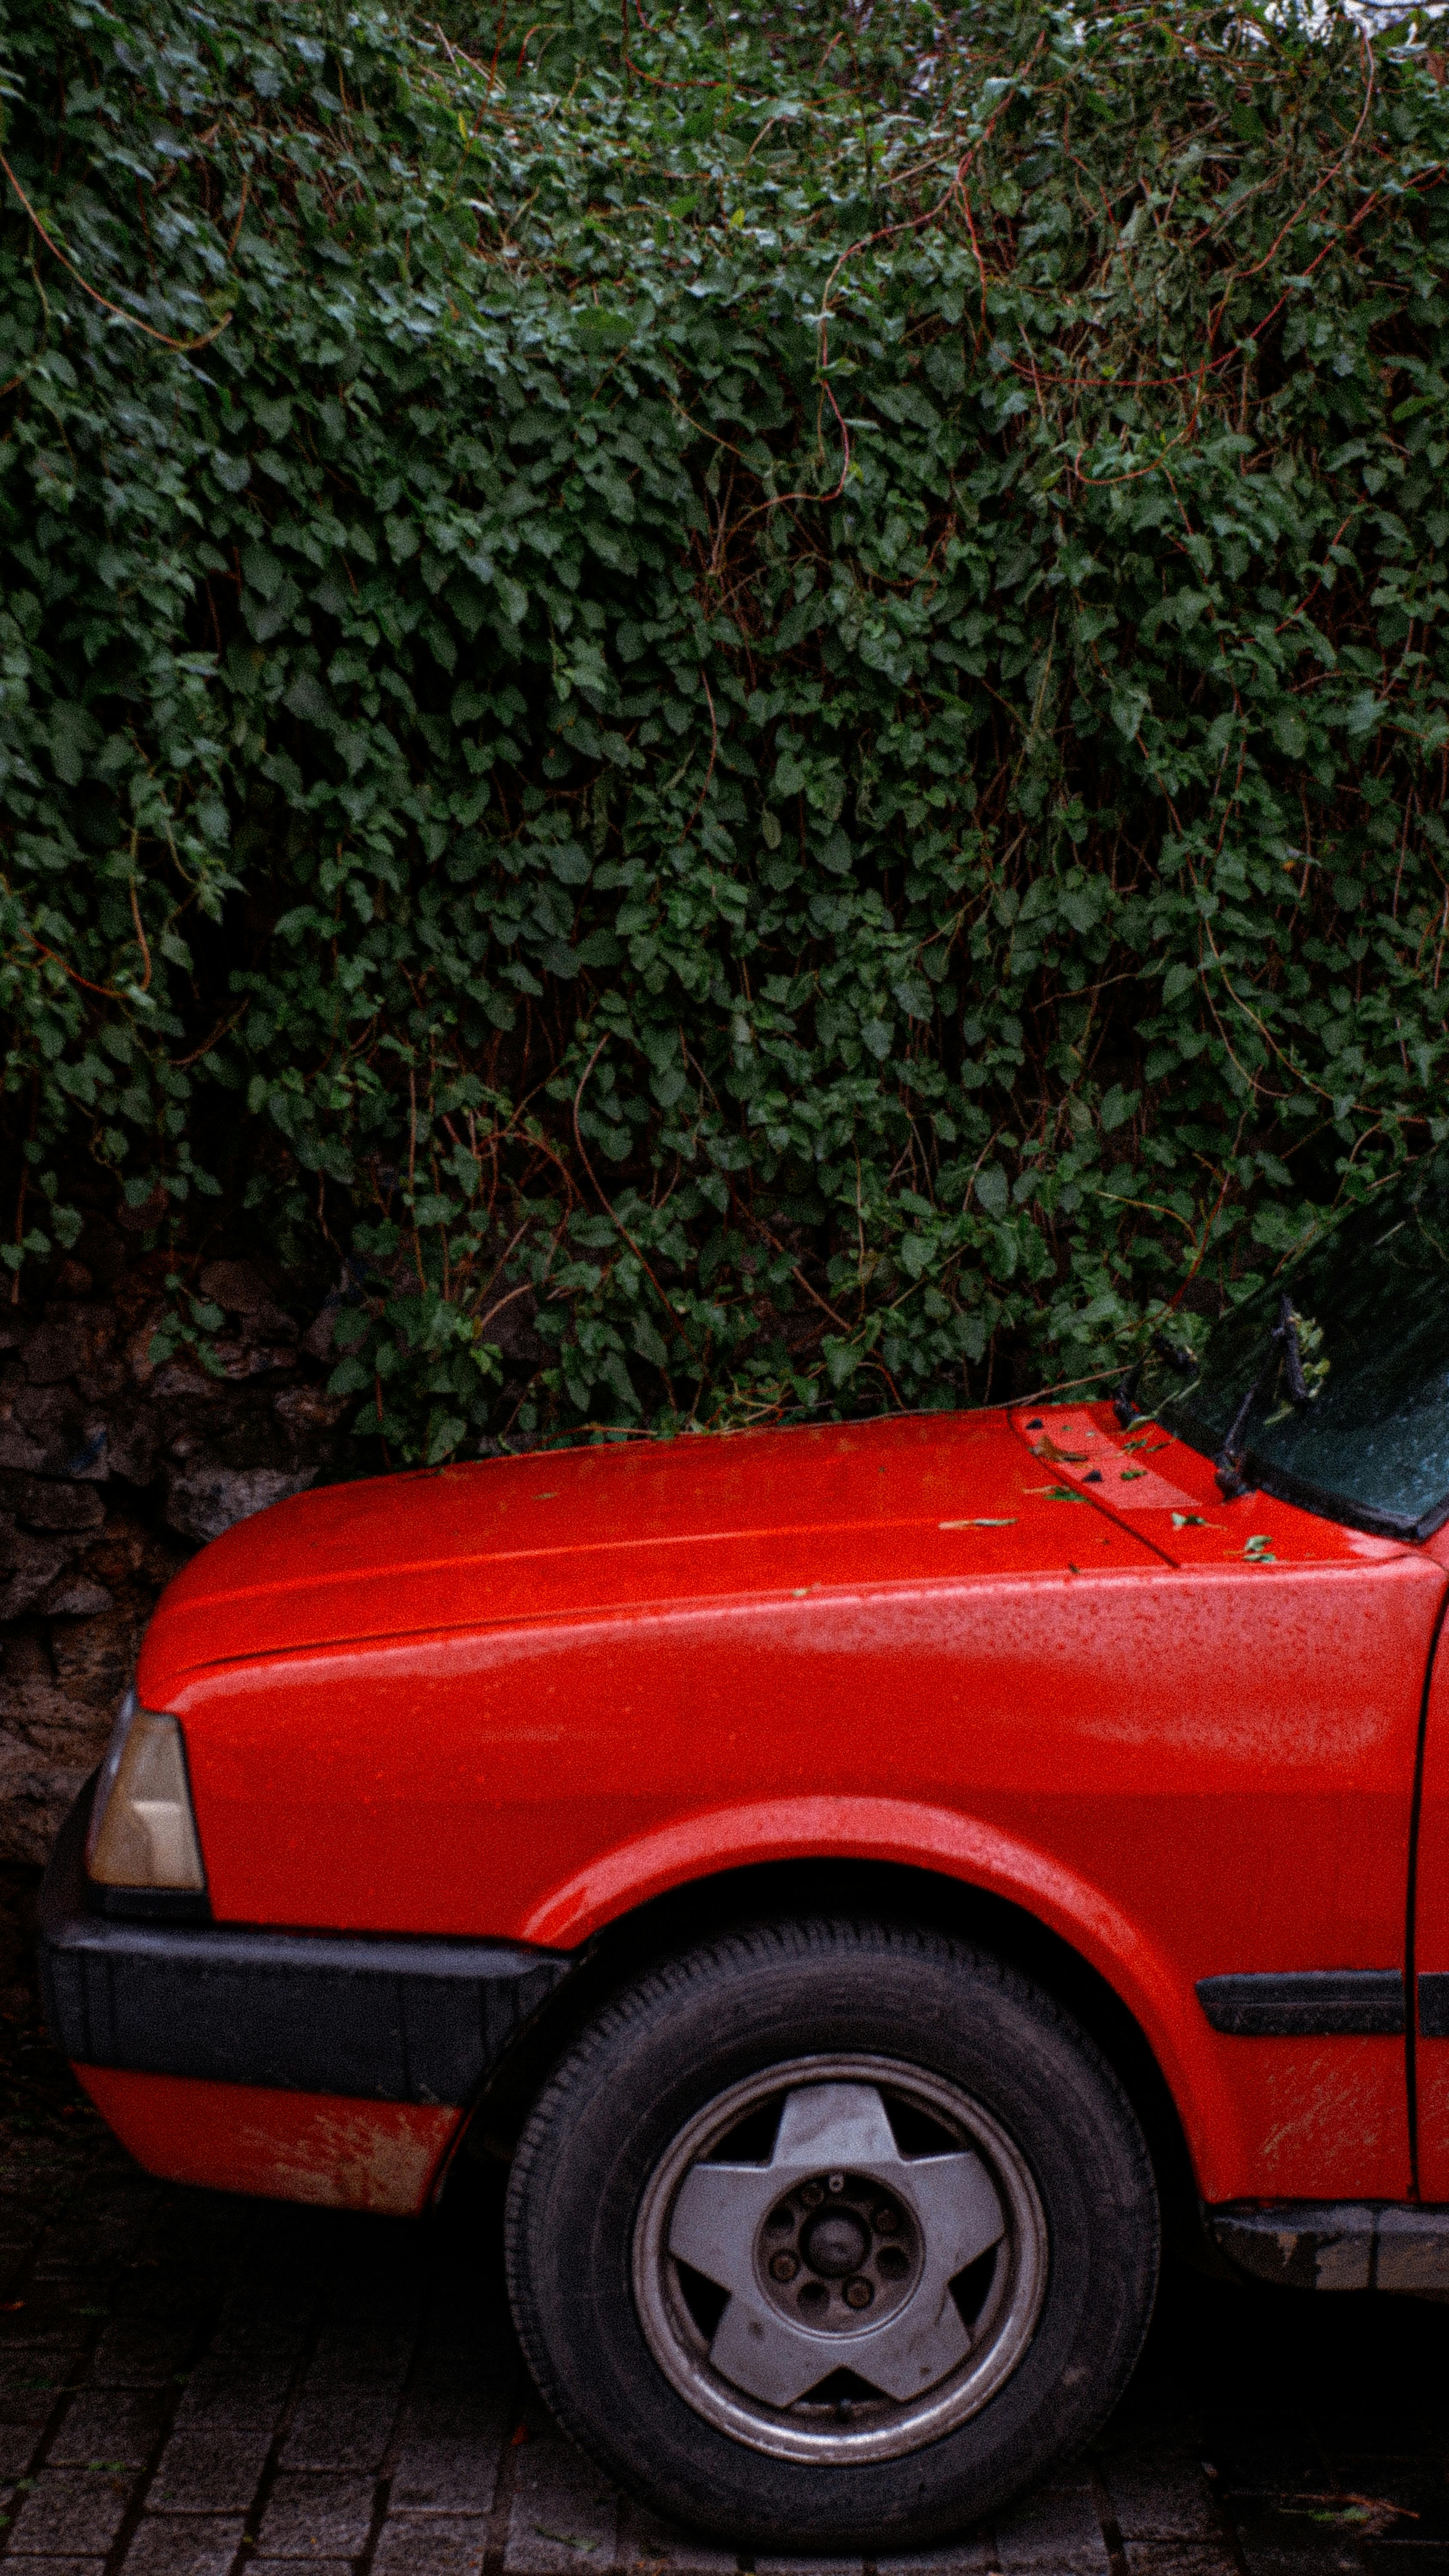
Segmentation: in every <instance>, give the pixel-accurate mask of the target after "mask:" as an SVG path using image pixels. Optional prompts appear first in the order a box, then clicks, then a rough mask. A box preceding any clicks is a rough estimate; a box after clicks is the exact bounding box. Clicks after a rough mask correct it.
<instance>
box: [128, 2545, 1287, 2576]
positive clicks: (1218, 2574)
mask: <svg viewBox="0 0 1449 2576" xmlns="http://www.w3.org/2000/svg"><path fill="white" fill-rule="evenodd" d="M1125 2554H1126V2559H1127V2570H1128V2576H1235V2564H1236V2562H1235V2560H1234V2558H1233V2554H1232V2551H1231V2550H1230V2548H1229V2547H1228V2544H1227V2542H1226V2540H1219V2541H1216V2542H1214V2541H1210V2540H1129V2542H1128V2543H1127V2548H1126V2553H1125ZM127 2576H130V2568H129V2561H128V2562H127Z"/></svg>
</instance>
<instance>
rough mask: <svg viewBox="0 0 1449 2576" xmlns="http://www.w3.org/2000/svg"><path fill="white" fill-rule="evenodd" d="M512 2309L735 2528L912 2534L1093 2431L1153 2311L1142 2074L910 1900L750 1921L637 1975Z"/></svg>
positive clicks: (583, 2039) (573, 2393)
mask: <svg viewBox="0 0 1449 2576" xmlns="http://www.w3.org/2000/svg"><path fill="white" fill-rule="evenodd" d="M507 2259H508V2276H509V2290H510V2296H511V2299H512V2304H513V2313H514V2317H515V2320H516V2323H517V2326H518V2332H519V2335H520V2338H521V2340H522V2343H523V2348H524V2352H525V2354H526V2356H527V2359H528V2362H529V2364H530V2367H531V2368H532V2370H533V2373H534V2376H535V2378H536V2379H537V2381H538V2385H539V2387H540V2389H541V2390H542V2392H543V2395H544V2396H545V2398H546V2399H547V2400H548V2402H549V2404H550V2405H551V2406H552V2408H553V2410H554V2412H555V2414H556V2415H557V2416H558V2418H559V2420H560V2422H561V2423H562V2424H563V2425H564V2427H565V2429H566V2430H567V2431H568V2432H569V2433H570V2434H572V2436H573V2437H574V2439H575V2440H576V2441H577V2442H579V2443H580V2444H581V2445H582V2446H583V2447H584V2448H585V2449H586V2450H588V2451H589V2452H590V2453H591V2454H592V2455H593V2457H594V2458H595V2459H596V2460H597V2461H599V2462H600V2464H601V2465H602V2466H603V2467H605V2468H606V2469H607V2470H608V2471H609V2473H610V2474H611V2475H612V2476H613V2477H615V2478H617V2479H618V2480H619V2481H620V2482H621V2483H622V2484H623V2485H624V2486H626V2487H627V2488H629V2489H630V2490H631V2491H632V2492H633V2493H634V2494H636V2495H638V2496H641V2497H643V2498H645V2499H646V2500H647V2501H648V2502H649V2503H651V2504H652V2505H653V2506H654V2507H655V2508H656V2509H657V2510H658V2511H660V2512H662V2513H665V2514H668V2515H673V2516H675V2517H677V2518H678V2519H680V2520H682V2521H686V2522H690V2523H693V2524H695V2525H696V2526H698V2527H700V2528H702V2529H704V2530H707V2531H709V2532H712V2533H714V2534H717V2535H718V2536H719V2537H720V2538H722V2539H724V2540H726V2541H727V2542H729V2543H731V2544H733V2545H735V2546H739V2545H740V2544H742V2543H754V2544H757V2545H758V2544H763V2545H766V2546H768V2547H772V2548H782V2547H795V2548H802V2549H822V2548H845V2547H850V2548H856V2549H870V2550H872V2551H878V2550H879V2549H880V2548H881V2547H882V2546H883V2545H884V2544H885V2543H887V2542H889V2543H890V2544H891V2545H892V2546H897V2547H900V2546H907V2545H910V2544H912V2543H916V2542H921V2541H925V2540H929V2539H934V2538H936V2537H938V2536H940V2535H942V2534H944V2533H948V2532H950V2531H953V2530H956V2529H959V2527H960V2526H961V2525H962V2524H964V2523H966V2522H969V2521H971V2520H973V2519H974V2518H975V2517H976V2516H977V2515H979V2514H982V2513H984V2512H987V2511H989V2510H990V2509H991V2508H992V2507H993V2506H995V2505H998V2504H1000V2503H1001V2502H1002V2501H1003V2500H1004V2499H1005V2498H1006V2497H1008V2496H1010V2495H1012V2494H1014V2493H1015V2492H1017V2491H1018V2490H1019V2489H1020V2488H1022V2487H1024V2486H1026V2485H1027V2484H1029V2483H1030V2482H1031V2481H1032V2480H1033V2479H1035V2478H1037V2477H1039V2476H1040V2475H1041V2474H1042V2473H1043V2472H1044V2471H1045V2470H1046V2469H1048V2468H1049V2467H1051V2466H1052V2465H1053V2464H1054V2463H1055V2462H1056V2461H1058V2460H1060V2459H1061V2458H1062V2457H1063V2456H1064V2455H1065V2454H1066V2453H1068V2452H1070V2451H1072V2450H1074V2449H1075V2448H1076V2447H1077V2446H1078V2445H1079V2444H1080V2443H1082V2442H1084V2441H1085V2440H1086V2439H1088V2437H1089V2436H1090V2435H1091V2434H1092V2433H1093V2432H1094V2431H1095V2430H1096V2428H1097V2427H1098V2425H1100V2424H1101V2422H1102V2421H1103V2419H1104V2417H1105V2416H1106V2415H1107V2413H1108V2412H1109V2410H1110V2408H1111V2407H1112V2406H1113V2405H1114V2404H1115V2402H1116V2400H1117V2398H1118V2397H1119V2395H1120V2394H1121V2391H1122V2389H1123V2388H1124V2387H1125V2385H1126V2382H1127V2379H1128V2377H1129V2375H1130V2373H1131V2370H1132V2367H1133V2364H1134V2362H1135V2360H1136V2358H1137V2354H1138V2352H1139V2350H1140V2348H1141V2343H1142V2338H1143V2336H1144V2334H1145V2333H1146V2330H1147V2325H1148V2320H1149V2318H1150V2316H1151V2312H1152V2302H1153V2297H1154V2293H1155V2289H1156V2282H1157V2260H1158V2209H1157V2196H1156V2191H1155V2188H1154V2183H1153V2176H1152V2168H1151V2164H1150V2161H1149V2158H1148V2154H1147V2149H1146V2146H1145V2144H1144V2141H1143V2137H1142V2133H1141V2130H1140V2129H1139V2127H1138V2125H1137V2121H1136V2119H1135V2117H1134V2115H1133V2112H1132V2108H1131V2105H1130V2104H1129V2102H1128V2101H1127V2098H1126V2096H1125V2094H1124V2093H1123V2091H1122V2088H1121V2086H1120V2085H1119V2083H1118V2082H1117V2079H1116V2077H1115V2075H1114V2074H1113V2073H1112V2070H1111V2068H1110V2067H1109V2066H1108V2065H1107V2063H1106V2061H1105V2060H1104V2059H1103V2057H1102V2056H1101V2054H1100V2052H1099V2051H1098V2050H1097V2048H1096V2047H1095V2046H1094V2045H1093V2043H1092V2041H1091V2040H1090V2039H1089V2038H1088V2037H1087V2036H1086V2034H1085V2033H1084V2032H1083V2031H1082V2030H1081V2029H1080V2028H1079V2027H1078V2026H1077V2025H1076V2024H1075V2023H1074V2022H1073V2021H1072V2019H1071V2018H1070V2016H1069V2015H1068V2014H1067V2013H1065V2012H1064V2011H1063V2009H1062V2007H1061V2006H1060V2005H1059V2004H1058V2003H1056V2002H1055V2001H1054V2000H1053V1999H1052V1998H1051V1997H1050V1996H1049V1995H1047V1994H1045V1993H1043V1992H1042V1991H1041V1990H1040V1989H1039V1988H1038V1987H1036V1986H1034V1985H1033V1984H1031V1983H1030V1982H1029V1981H1028V1980H1027V1979H1026V1978H1025V1977H1023V1976H1021V1975H1018V1974H1017V1973H1016V1971H1015V1970H1013V1969H1011V1968H1008V1967H1006V1966H1003V1965H1002V1964H1001V1963H1000V1962H999V1961H997V1960H994V1959H991V1958H990V1957H986V1956H983V1955H982V1954H981V1953H979V1952H977V1951H975V1950H973V1949H971V1948H969V1947H967V1946H965V1945H964V1944H961V1943H958V1942H955V1941H951V1940H947V1939H944V1938H941V1937H938V1936H937V1935H936V1934H934V1933H929V1932H922V1931H914V1930H910V1929H907V1928H903V1927H898V1926H894V1925H888V1924H874V1923H863V1924H856V1923H839V1922H822V1923H797V1924H784V1925H779V1926H771V1927H762V1928H758V1929H751V1930H746V1931H741V1932H737V1933H731V1934H727V1935H725V1936H723V1937H722V1938H720V1939H719V1940H717V1941H715V1942H713V1943H711V1944H710V1945H709V1946H708V1947H705V1948H701V1949H699V1950H696V1951H694V1952H693V1953H691V1954H690V1955H689V1956H687V1957H684V1958H680V1959H676V1960H673V1961H671V1962H669V1963H668V1964H667V1965H665V1966H663V1967H660V1968H657V1969H655V1970H653V1971H651V1972H650V1973H649V1974H647V1975H645V1976H642V1977H640V1978H639V1979H638V1981H637V1982H636V1983H635V1984H633V1985H632V1986H630V1987H629V1988H627V1989H626V1990H625V1991H624V1992H622V1993H620V1994H619V1995H617V1996H616V1997H615V1998H614V1999H613V2000H612V2001H611V2002H610V2004H609V2005H608V2006H607V2008H606V2009H605V2010H604V2011H602V2012H601V2013H600V2015H599V2017H598V2019H597V2020H596V2021H595V2022H594V2023H593V2024H592V2025H591V2027H590V2028H588V2029H587V2030H586V2031H584V2032H583V2034H582V2035H581V2036H580V2037H579V2038H578V2039H577V2040H576V2042H575V2043H574V2045H573V2046H572V2047H571V2048H570V2049H569V2050H568V2052H567V2054H566V2055H565V2056H564V2058H563V2059H562V2061H561V2063H560V2064H559V2065H558V2066H557V2067H556V2068H555V2070H554V2072H553V2074H552V2075H551V2077H550V2079H549V2081H548V2083H547V2084H546V2086H545V2088H544V2090H543V2092H542V2094H541V2096H540V2098H539V2100H538V2102H537V2103H536V2105H535V2107H534V2110H533V2112H532V2115H531V2117H530V2119H529V2121H528V2123H527V2126H526V2128H525V2131H524V2134H523V2137H522V2139H521V2140H520V2143H519V2147H518V2151H517V2155H516V2157H515V2160H514V2167H513V2174H512V2178H511V2182H510V2187H509V2200H508V2215H507Z"/></svg>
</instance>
